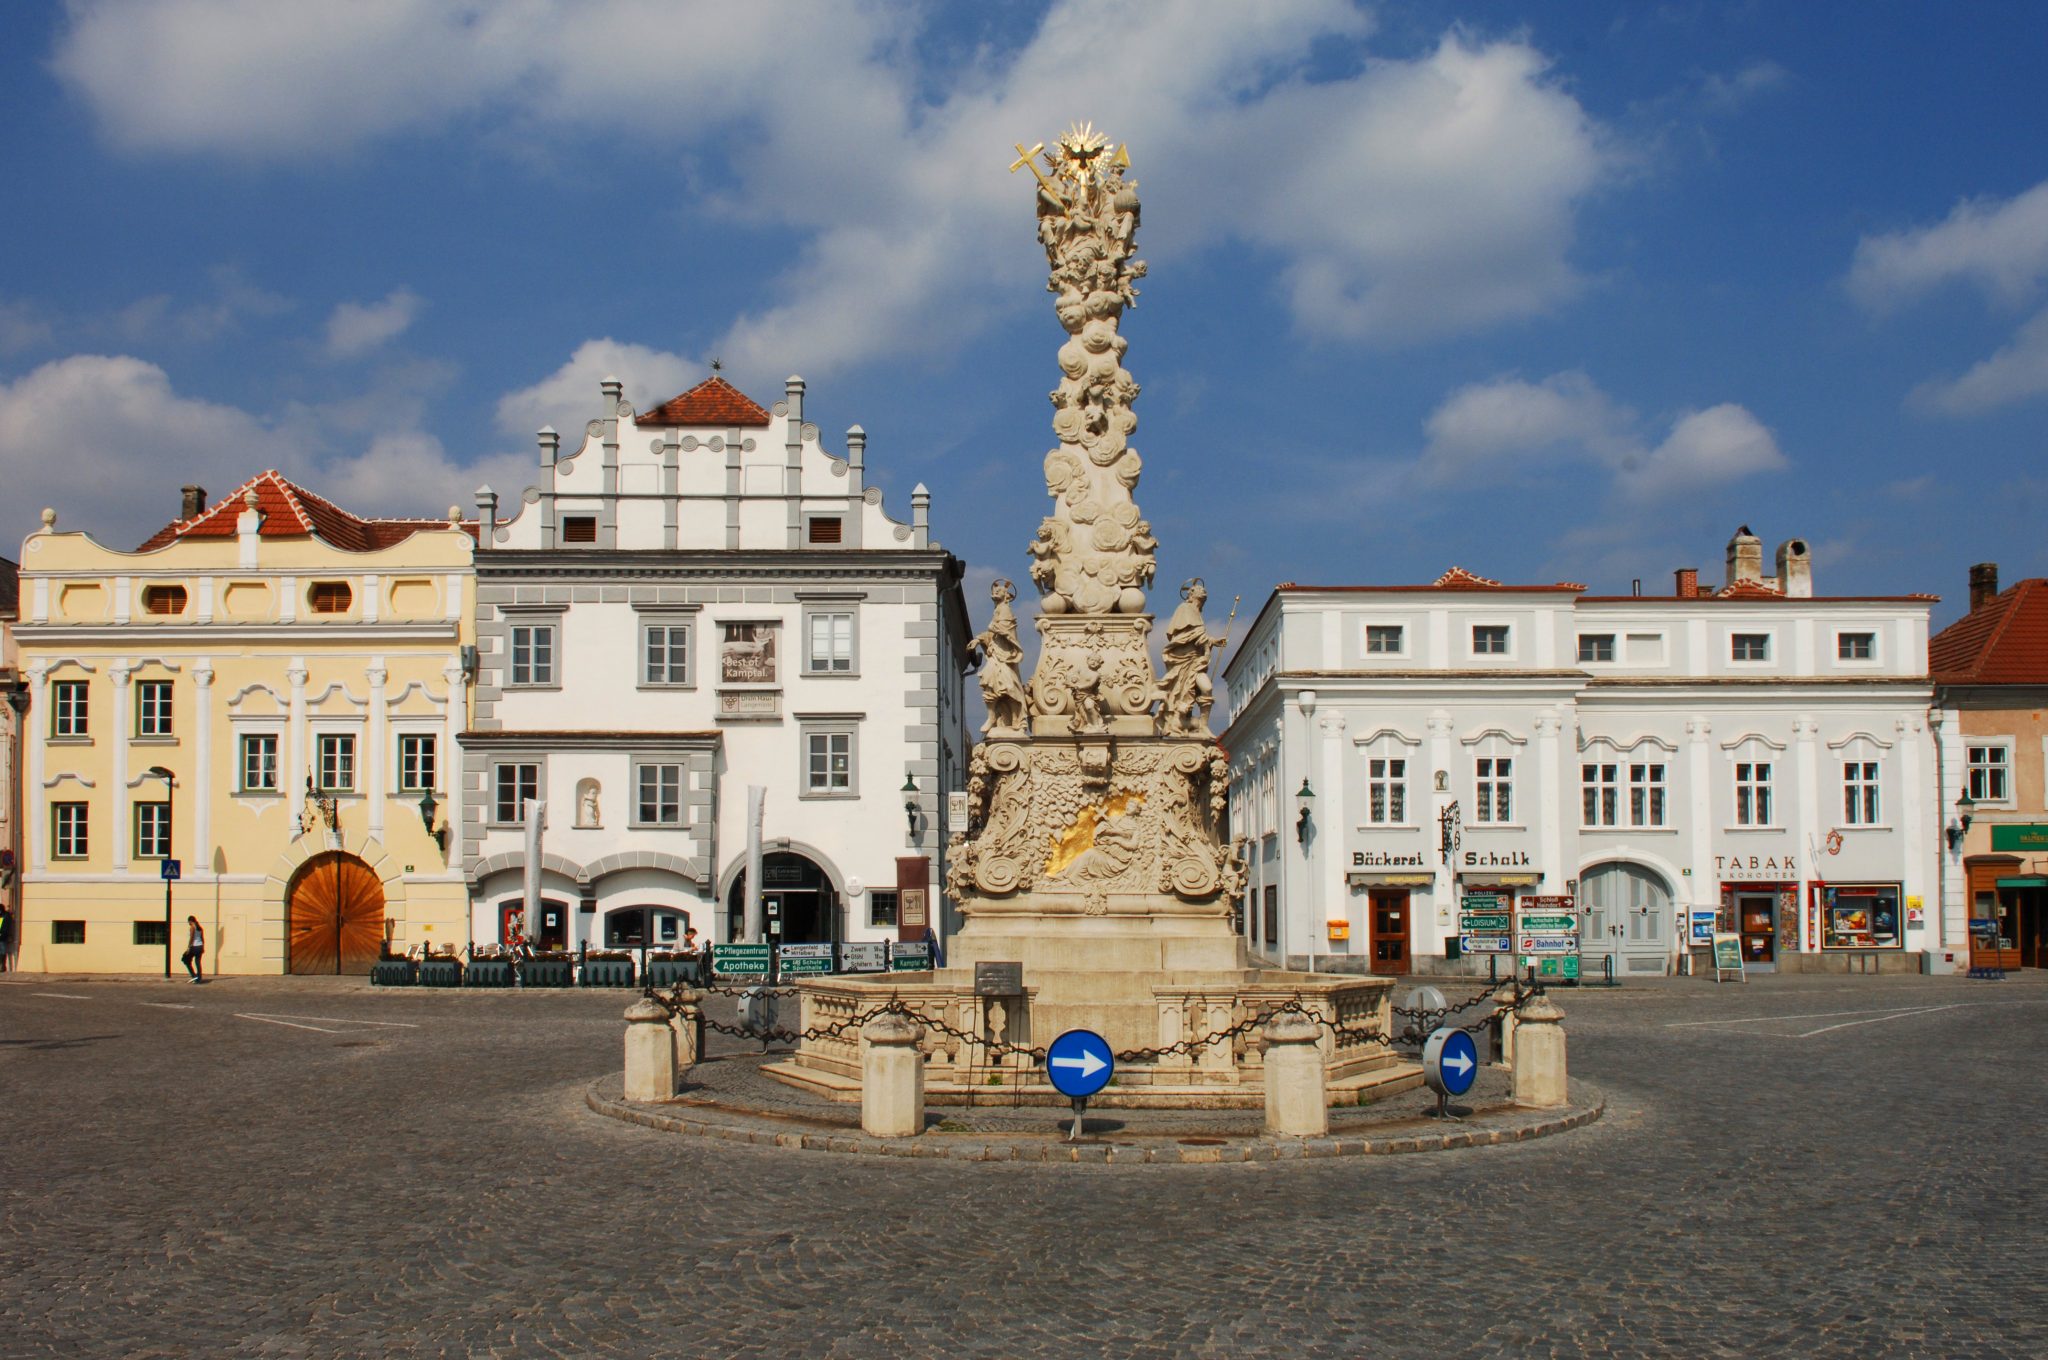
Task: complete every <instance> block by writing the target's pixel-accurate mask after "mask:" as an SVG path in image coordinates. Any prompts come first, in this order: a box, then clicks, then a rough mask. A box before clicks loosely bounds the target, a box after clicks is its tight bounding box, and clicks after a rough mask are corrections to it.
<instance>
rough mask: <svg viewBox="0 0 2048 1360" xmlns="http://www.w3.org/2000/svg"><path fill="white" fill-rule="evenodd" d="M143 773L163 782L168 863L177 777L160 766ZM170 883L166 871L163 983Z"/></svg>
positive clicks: (168, 970) (166, 975)
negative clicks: (172, 804)
mask: <svg viewBox="0 0 2048 1360" xmlns="http://www.w3.org/2000/svg"><path fill="white" fill-rule="evenodd" d="M143 773H144V774H146V775H148V776H150V777H151V778H152V779H161V780H163V781H164V859H165V861H166V862H168V861H169V860H170V858H171V827H172V825H173V818H172V815H171V790H173V789H175V788H177V787H178V777H177V776H176V775H174V774H172V773H171V772H170V771H169V770H167V769H165V768H164V767H163V766H161V765H152V766H150V767H149V768H148V769H147V770H144V771H143ZM172 881H173V880H172V878H171V875H170V872H169V871H168V870H166V871H165V873H164V981H166V982H169V981H170V980H171V884H172Z"/></svg>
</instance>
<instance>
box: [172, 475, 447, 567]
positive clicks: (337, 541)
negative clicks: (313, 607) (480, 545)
mask: <svg viewBox="0 0 2048 1360" xmlns="http://www.w3.org/2000/svg"><path fill="white" fill-rule="evenodd" d="M250 492H254V493H255V495H256V510H257V513H258V514H260V515H262V517H263V519H262V523H261V524H260V525H259V526H258V527H257V530H256V532H257V534H258V535H259V536H261V537H263V538H309V537H310V538H320V539H324V540H325V541H326V542H328V543H330V544H332V545H333V546H335V547H337V548H341V549H343V550H345V551H347V552H374V551H376V550H377V549H379V548H388V547H390V546H392V545H393V544H395V543H403V542H404V541H405V540H406V539H408V538H411V537H412V536H413V535H414V534H416V533H418V532H419V531H420V530H422V529H435V528H446V527H447V524H448V521H447V520H445V519H365V518H364V517H363V516H361V515H353V514H350V513H349V512H348V511H346V510H344V509H342V508H341V507H340V506H338V505H336V504H335V503H334V502H333V501H330V500H328V499H327V498H326V497H324V496H317V495H315V494H314V493H312V492H311V491H308V490H306V488H304V487H302V486H300V485H298V484H297V483H295V482H292V481H290V480H289V479H287V478H286V477H285V476H284V474H283V473H281V472H279V471H277V469H275V468H272V469H271V470H270V471H268V472H264V473H260V474H258V475H257V476H255V477H252V478H250V479H249V480H248V481H246V482H244V483H242V485H240V486H238V487H236V488H235V489H234V490H233V491H231V492H229V493H228V495H227V496H226V497H225V498H224V499H222V500H220V501H218V502H216V503H215V504H214V505H213V506H212V508H210V509H207V510H204V511H201V512H200V513H199V514H197V515H194V516H193V517H192V518H191V519H182V520H172V521H171V522H170V523H169V524H166V525H165V526H164V527H163V528H161V529H159V530H157V531H156V532H155V533H153V534H151V535H150V536H149V537H148V538H147V539H145V540H144V541H143V544H142V546H141V547H140V548H138V549H136V551H137V552H149V551H150V550H152V549H155V548H161V547H164V546H165V545H166V544H170V543H175V542H178V541H179V540H181V539H187V538H233V537H234V535H235V521H236V520H237V519H239V518H240V517H241V514H242V511H243V509H244V508H245V504H244V498H245V497H247V496H248V495H249V493H250ZM461 527H462V528H463V529H464V530H465V531H466V532H468V534H469V535H470V536H471V537H472V538H473V537H475V536H476V521H474V520H464V521H462V522H461Z"/></svg>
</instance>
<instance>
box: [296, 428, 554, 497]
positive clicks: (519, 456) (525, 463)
mask: <svg viewBox="0 0 2048 1360" xmlns="http://www.w3.org/2000/svg"><path fill="white" fill-rule="evenodd" d="M536 465H537V463H536V459H535V456H534V455H533V454H531V453H500V454H491V455H488V456H486V457H484V458H480V459H478V460H477V461H476V462H473V463H457V462H455V461H454V460H453V459H451V458H450V457H449V456H448V451H447V450H446V449H444V448H442V447H441V441H440V440H438V439H436V438H434V437H433V436H432V435H430V434H422V433H420V432H418V431H413V430H409V431H402V432H399V433H395V434H386V435H379V436H378V437H377V438H375V439H373V440H372V441H371V442H370V446H369V447H368V448H366V449H364V450H363V451H362V452H361V453H360V454H356V455H354V456H351V457H344V458H337V459H332V460H330V461H329V462H328V463H327V464H326V465H324V466H323V467H322V468H321V469H320V472H319V474H318V476H319V481H318V483H317V484H316V485H314V486H312V487H311V489H312V490H315V491H318V492H319V493H320V494H321V495H323V496H325V497H327V498H328V499H329V500H331V501H333V502H334V503H335V504H337V505H340V506H343V507H344V508H346V509H349V510H353V511H355V512H356V513H357V514H362V515H395V516H401V517H420V516H429V515H439V514H441V513H443V512H444V511H446V510H447V509H448V507H450V506H457V507H460V508H461V510H462V514H463V516H464V517H465V518H468V517H470V516H473V515H475V514H476V488H477V487H478V486H480V485H482V484H484V483H486V482H488V483H489V484H490V485H491V486H493V487H495V488H497V491H498V497H499V505H500V507H501V513H509V510H506V509H504V508H503V507H506V506H507V504H508V502H510V503H511V504H514V505H516V503H517V497H518V495H519V491H520V488H522V487H524V486H525V485H526V484H527V483H528V482H531V481H532V480H533V475H534V469H535V467H536Z"/></svg>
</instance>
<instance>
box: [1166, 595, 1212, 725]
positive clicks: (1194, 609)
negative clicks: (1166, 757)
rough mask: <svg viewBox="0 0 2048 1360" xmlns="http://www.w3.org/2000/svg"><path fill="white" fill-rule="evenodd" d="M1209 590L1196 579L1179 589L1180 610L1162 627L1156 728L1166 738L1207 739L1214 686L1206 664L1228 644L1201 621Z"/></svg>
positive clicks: (1174, 612)
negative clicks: (1163, 665) (1161, 679)
mask: <svg viewBox="0 0 2048 1360" xmlns="http://www.w3.org/2000/svg"><path fill="white" fill-rule="evenodd" d="M1208 600H1209V588H1208V587H1207V586H1205V585H1203V584H1202V578H1201V577H1199V576H1197V577H1196V578H1194V579H1193V580H1191V581H1189V582H1188V583H1187V584H1186V585H1184V586H1182V587H1181V588H1180V601H1181V602H1180V608H1178V609H1176V610H1174V611H1173V618H1172V619H1171V620H1170V621H1169V622H1168V623H1167V625H1166V645H1165V646H1164V647H1163V648H1162V649H1161V652H1160V659H1161V660H1162V661H1164V662H1165V663H1166V681H1165V683H1164V684H1163V685H1161V686H1160V694H1161V696H1162V698H1163V700H1164V702H1163V703H1162V704H1161V706H1160V709H1159V727H1160V730H1161V731H1163V732H1166V733H1168V734H1169V735H1190V734H1194V735H1203V736H1206V735H1208V732H1209V709H1210V707H1211V706H1212V705H1214V704H1215V702H1216V691H1215V686H1214V685H1213V684H1211V683H1210V680H1209V663H1210V662H1211V660H1213V659H1214V657H1215V654H1216V651H1217V649H1218V648H1220V647H1223V646H1225V645H1226V644H1227V643H1228V641H1229V633H1228V630H1227V629H1226V631H1225V634H1224V636H1222V637H1213V636H1211V635H1210V633H1209V626H1208V624H1206V623H1204V622H1203V621H1202V606H1203V605H1204V604H1206V603H1208Z"/></svg>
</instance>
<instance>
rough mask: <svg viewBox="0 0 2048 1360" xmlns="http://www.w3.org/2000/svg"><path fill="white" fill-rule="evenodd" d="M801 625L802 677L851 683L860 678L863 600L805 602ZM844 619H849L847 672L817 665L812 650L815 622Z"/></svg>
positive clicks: (800, 672) (847, 621) (847, 626)
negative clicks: (861, 611)
mask: <svg viewBox="0 0 2048 1360" xmlns="http://www.w3.org/2000/svg"><path fill="white" fill-rule="evenodd" d="M801 615H802V617H801V619H800V621H799V626H800V628H801V629H802V633H803V656H802V658H801V660H802V669H801V670H800V671H799V672H798V673H799V674H801V675H807V676H816V677H818V678H820V679H825V680H852V679H857V678H859V676H860V601H859V600H857V599H841V600H807V601H804V602H803V608H802V610H801ZM842 617H843V618H844V619H845V620H846V669H844V670H838V669H834V668H832V667H829V666H823V667H821V666H818V665H817V664H815V663H816V658H815V657H814V656H813V654H812V651H811V625H812V621H813V620H814V619H820V618H842Z"/></svg>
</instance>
